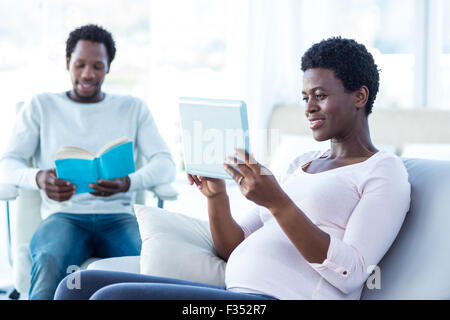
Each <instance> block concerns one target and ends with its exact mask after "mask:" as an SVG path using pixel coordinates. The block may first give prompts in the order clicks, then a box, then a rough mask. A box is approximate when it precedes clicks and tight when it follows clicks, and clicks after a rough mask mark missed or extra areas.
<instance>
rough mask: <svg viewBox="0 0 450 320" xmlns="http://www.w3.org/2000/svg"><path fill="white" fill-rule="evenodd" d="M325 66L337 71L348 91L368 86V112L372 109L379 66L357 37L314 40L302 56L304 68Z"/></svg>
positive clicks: (337, 76) (376, 91) (377, 84)
mask: <svg viewBox="0 0 450 320" xmlns="http://www.w3.org/2000/svg"><path fill="white" fill-rule="evenodd" d="M314 68H323V69H329V70H332V71H333V72H334V76H335V77H336V78H338V79H339V80H341V81H342V83H343V85H344V88H345V90H346V91H348V92H355V91H356V90H358V89H360V88H361V87H362V86H366V87H367V88H368V89H369V97H368V100H367V104H366V116H368V115H369V114H371V113H372V108H373V104H374V101H375V98H376V96H377V93H378V90H379V86H380V75H379V70H378V66H377V65H376V64H375V61H374V59H373V56H372V55H371V54H370V53H369V52H368V51H367V49H366V47H365V46H364V45H362V44H359V43H357V42H356V41H355V40H351V39H342V38H341V37H333V38H329V39H327V40H322V41H321V42H319V43H316V44H314V45H313V46H312V47H311V48H310V49H308V51H306V53H305V54H304V55H303V57H302V71H303V72H305V71H306V70H309V69H314Z"/></svg>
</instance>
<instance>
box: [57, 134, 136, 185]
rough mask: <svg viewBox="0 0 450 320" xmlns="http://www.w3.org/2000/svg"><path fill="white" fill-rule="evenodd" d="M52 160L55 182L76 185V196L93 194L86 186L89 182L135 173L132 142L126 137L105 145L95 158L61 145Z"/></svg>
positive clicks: (86, 151)
mask: <svg viewBox="0 0 450 320" xmlns="http://www.w3.org/2000/svg"><path fill="white" fill-rule="evenodd" d="M55 159H56V160H55V166H56V174H57V177H58V179H62V180H68V181H70V183H72V184H74V185H76V186H77V189H76V193H84V192H97V191H96V190H94V189H92V188H90V187H89V184H90V183H94V184H97V180H98V179H103V180H113V179H117V178H122V177H125V176H127V175H129V174H130V173H133V172H135V171H136V168H135V164H134V157H133V142H132V141H130V140H129V139H128V138H120V139H117V140H114V141H112V142H110V143H108V144H106V145H105V146H103V147H102V148H101V149H100V150H99V151H98V152H97V154H96V155H94V154H92V153H91V152H89V151H88V150H85V149H83V148H79V147H72V146H63V147H61V149H59V151H58V152H57V153H56V156H55Z"/></svg>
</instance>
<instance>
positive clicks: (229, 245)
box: [188, 175, 245, 261]
mask: <svg viewBox="0 0 450 320" xmlns="http://www.w3.org/2000/svg"><path fill="white" fill-rule="evenodd" d="M188 179H189V183H190V184H191V185H193V184H194V183H195V184H196V185H197V187H198V189H199V190H200V192H201V193H202V194H203V195H204V196H205V197H206V198H207V199H208V216H209V225H210V229H211V235H212V238H213V241H214V246H215V248H216V251H217V254H218V255H219V256H220V257H221V258H222V259H224V260H225V261H227V260H228V258H229V257H230V255H231V253H232V252H233V250H234V249H235V248H236V247H237V246H238V245H239V244H240V243H241V242H242V241H243V240H244V238H245V236H244V231H243V230H242V229H241V227H240V226H239V224H238V223H236V221H235V220H234V219H233V217H232V215H231V210H230V201H229V198H228V195H227V192H226V186H225V182H224V181H223V180H220V179H212V178H205V177H199V176H195V175H188Z"/></svg>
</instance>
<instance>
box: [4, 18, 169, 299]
mask: <svg viewBox="0 0 450 320" xmlns="http://www.w3.org/2000/svg"><path fill="white" fill-rule="evenodd" d="M115 51H116V49H115V44H114V40H113V38H112V36H111V34H110V33H109V32H108V31H106V30H104V29H103V28H102V27H99V26H96V25H86V26H82V27H80V28H77V29H76V30H74V31H73V32H71V33H70V35H69V38H68V40H67V43H66V57H67V70H68V71H69V74H70V76H71V80H72V85H73V88H72V89H71V90H69V91H67V92H63V93H42V94H38V95H36V96H34V97H33V98H32V99H31V101H30V102H29V103H28V104H26V105H25V106H24V107H23V108H22V110H21V111H20V113H19V115H18V118H17V122H16V124H15V126H14V132H13V134H12V137H11V140H10V142H9V144H8V147H7V149H6V152H5V153H4V154H3V156H2V157H1V159H0V166H1V172H2V176H3V179H2V180H3V181H2V182H5V183H12V184H15V185H17V186H19V187H21V188H28V189H36V190H37V189H40V191H41V195H42V205H41V214H42V217H43V221H42V223H41V224H40V225H39V227H38V229H37V230H36V232H35V234H34V236H33V238H32V240H31V243H30V255H31V259H32V270H31V288H30V292H29V298H30V299H53V295H54V291H55V289H56V287H57V285H58V283H59V282H60V281H61V279H62V278H64V276H66V275H67V273H66V272H67V268H68V266H71V265H81V263H82V262H83V261H84V260H86V259H88V258H89V257H92V256H96V257H101V258H107V257H117V256H127V255H139V254H140V248H141V239H140V236H139V229H138V224H137V221H136V218H135V216H134V215H133V214H132V204H133V201H134V194H135V191H137V190H140V189H147V188H151V187H152V186H154V185H158V184H163V183H169V182H172V181H173V179H174V177H175V164H174V162H173V160H172V157H171V153H170V151H169V148H168V146H167V145H166V143H165V142H164V140H163V139H162V138H161V136H160V134H159V132H158V129H157V127H156V125H155V122H154V119H153V117H152V115H151V113H150V111H149V110H148V108H147V107H146V105H145V104H144V103H143V102H142V101H141V100H139V99H137V98H134V97H131V96H122V95H115V94H110V93H105V92H103V91H102V90H101V87H102V83H103V80H104V79H105V76H106V74H107V73H108V72H109V70H110V66H111V62H112V61H113V59H114V56H115ZM122 137H125V138H128V139H129V140H130V141H131V142H132V143H133V152H134V156H135V157H136V154H137V151H138V150H139V151H140V152H141V153H142V154H143V155H144V156H145V157H146V158H147V159H148V160H149V161H148V163H147V164H146V165H145V166H143V167H142V168H140V169H139V170H137V171H136V172H133V173H131V174H129V175H126V176H124V177H119V178H117V179H112V180H104V179H103V180H102V179H99V180H98V181H96V182H94V183H91V184H90V185H89V187H90V188H91V189H92V190H93V191H94V192H82V193H77V192H76V187H75V185H73V184H71V183H70V182H69V181H67V180H62V179H58V177H57V174H56V170H55V155H56V153H57V152H58V150H59V149H60V148H61V147H62V146H75V147H79V148H83V149H85V150H89V151H91V152H94V153H95V152H97V151H98V150H99V149H101V147H102V146H104V145H105V144H107V143H110V142H111V141H113V140H114V139H118V138H122ZM30 157H33V158H34V161H35V165H36V168H30V167H29V166H28V165H27V160H28V159H29V158H30Z"/></svg>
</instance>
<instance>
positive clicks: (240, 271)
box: [225, 151, 411, 299]
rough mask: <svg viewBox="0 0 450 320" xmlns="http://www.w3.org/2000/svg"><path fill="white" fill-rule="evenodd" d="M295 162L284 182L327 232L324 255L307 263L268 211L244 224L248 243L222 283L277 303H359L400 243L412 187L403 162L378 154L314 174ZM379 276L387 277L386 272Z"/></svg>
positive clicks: (310, 156) (308, 157) (303, 160)
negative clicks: (383, 261)
mask: <svg viewBox="0 0 450 320" xmlns="http://www.w3.org/2000/svg"><path fill="white" fill-rule="evenodd" d="M322 154H323V152H320V151H315V152H310V153H307V154H304V155H302V156H300V157H298V158H297V159H296V160H295V161H294V162H293V163H292V164H291V165H290V167H289V169H288V172H287V174H286V176H284V178H282V179H281V185H282V187H283V189H284V191H285V192H286V193H287V194H288V195H289V197H290V198H291V199H292V200H293V201H294V202H295V204H296V205H297V206H298V207H299V208H300V209H301V210H302V212H304V213H305V214H306V215H307V217H308V218H309V219H310V220H311V221H312V222H313V223H314V224H316V225H317V226H318V227H319V228H320V229H321V230H323V231H325V232H327V233H328V234H329V235H330V238H331V242H330V246H329V249H328V252H327V258H326V259H325V260H324V261H323V263H322V264H314V263H309V262H308V261H307V260H305V258H303V256H302V255H301V253H300V252H299V251H298V250H297V249H296V248H295V246H294V245H293V243H292V242H291V241H290V240H289V238H288V237H287V235H286V234H285V233H284V232H283V231H282V229H281V227H280V226H279V225H278V223H277V221H276V219H275V218H274V217H273V216H272V214H271V213H270V211H269V210H267V209H266V208H264V207H255V208H254V209H253V210H252V211H251V212H250V213H249V214H248V215H246V216H245V217H243V218H242V220H240V221H239V224H240V225H241V227H242V229H243V230H244V234H245V236H246V239H245V240H244V241H243V242H242V243H241V244H240V245H239V246H238V247H237V248H236V249H235V250H234V251H233V253H232V254H231V256H230V258H229V260H228V263H227V268H226V275H225V282H226V285H227V288H228V289H229V290H233V291H240V292H253V293H262V294H267V295H271V296H274V297H276V298H278V299H359V298H360V296H361V292H362V289H363V286H364V285H365V282H366V280H367V278H368V277H369V275H370V273H371V271H372V270H369V268H370V266H376V265H377V264H378V263H379V261H380V260H381V258H382V257H383V256H384V254H385V253H386V252H387V250H388V249H389V247H390V246H391V244H392V243H393V241H394V239H395V238H396V236H397V234H398V232H399V230H400V227H401V225H402V223H403V220H404V218H405V215H406V213H407V212H408V210H409V206H410V193H411V186H410V184H409V182H408V173H407V171H406V168H405V167H404V165H403V162H402V160H401V159H400V158H399V157H397V156H396V155H394V154H392V153H389V152H385V151H379V152H377V153H376V154H375V155H373V156H372V157H370V158H369V159H367V160H366V161H364V162H360V163H356V164H352V165H348V166H344V167H339V168H336V169H332V170H328V171H324V172H320V173H316V174H309V173H307V172H305V171H304V170H303V168H302V166H304V165H307V164H308V163H309V162H310V161H312V160H314V159H317V158H319V157H320V156H321V155H322ZM381 273H382V272H381Z"/></svg>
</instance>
